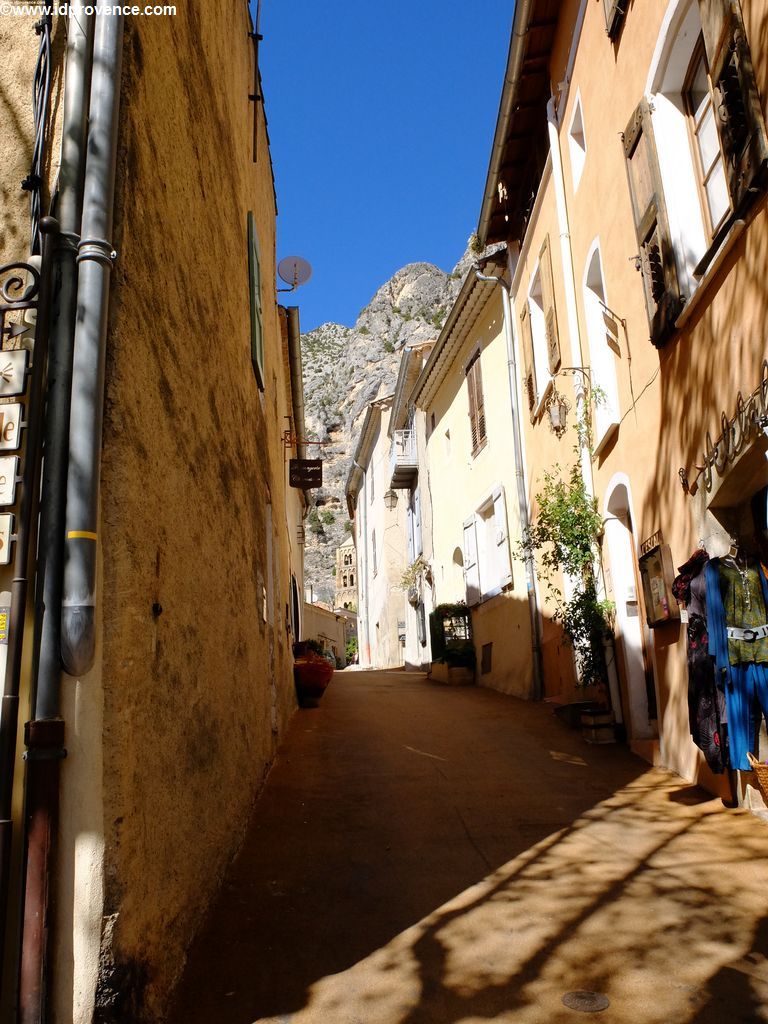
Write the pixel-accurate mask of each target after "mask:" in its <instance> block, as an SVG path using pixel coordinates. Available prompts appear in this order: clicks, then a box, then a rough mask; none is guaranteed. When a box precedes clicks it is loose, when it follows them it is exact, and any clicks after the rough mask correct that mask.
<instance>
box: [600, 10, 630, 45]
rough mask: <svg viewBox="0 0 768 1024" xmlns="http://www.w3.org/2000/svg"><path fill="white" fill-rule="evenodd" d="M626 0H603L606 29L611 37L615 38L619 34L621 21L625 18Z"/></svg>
mask: <svg viewBox="0 0 768 1024" xmlns="http://www.w3.org/2000/svg"><path fill="white" fill-rule="evenodd" d="M625 7H626V0H603V10H604V12H605V31H606V32H607V33H608V37H609V39H615V38H616V36H617V35H618V34H619V29H620V28H621V23H622V21H623V20H624V9H625Z"/></svg>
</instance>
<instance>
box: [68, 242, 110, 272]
mask: <svg viewBox="0 0 768 1024" xmlns="http://www.w3.org/2000/svg"><path fill="white" fill-rule="evenodd" d="M77 250H78V251H77V262H78V263H83V262H84V261H85V260H93V261H94V262H96V263H102V264H103V265H104V266H105V267H112V265H113V264H114V262H115V260H116V259H117V250H115V249H113V248H112V243H111V242H108V241H107V240H106V238H81V239H80V241H79V243H78V246H77Z"/></svg>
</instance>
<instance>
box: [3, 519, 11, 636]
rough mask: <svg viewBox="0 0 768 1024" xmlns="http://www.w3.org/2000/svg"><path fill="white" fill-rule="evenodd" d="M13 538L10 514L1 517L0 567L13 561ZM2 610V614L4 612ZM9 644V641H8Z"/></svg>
mask: <svg viewBox="0 0 768 1024" xmlns="http://www.w3.org/2000/svg"><path fill="white" fill-rule="evenodd" d="M12 537H13V516H12V515H11V513H10V512H4V513H3V514H2V515H0V565H9V564H10V561H11V538H12ZM2 610H3V609H2V608H0V612H2ZM2 632H3V630H2V623H0V643H2V642H3V641H2ZM6 643H7V641H6Z"/></svg>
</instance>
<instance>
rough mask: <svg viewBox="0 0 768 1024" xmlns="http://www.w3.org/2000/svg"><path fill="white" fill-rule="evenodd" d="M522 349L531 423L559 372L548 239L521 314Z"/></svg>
mask: <svg viewBox="0 0 768 1024" xmlns="http://www.w3.org/2000/svg"><path fill="white" fill-rule="evenodd" d="M520 327H521V331H522V345H523V372H524V375H525V376H524V388H525V393H526V396H527V399H528V410H529V412H530V414H531V421H533V420H535V418H536V416H537V415H538V413H539V411H540V410H541V407H542V405H543V402H544V399H545V398H546V396H547V394H548V392H549V388H550V384H551V381H552V377H553V375H554V374H555V373H557V371H558V369H559V368H560V334H559V331H558V327H557V310H556V308H555V291H554V280H553V277H552V255H551V250H550V245H549V235H547V237H546V238H545V239H544V242H543V244H542V246H541V250H540V252H539V263H538V267H537V270H536V273H535V274H534V276H533V279H532V280H531V285H530V288H529V290H528V301H527V302H526V304H525V305H524V306H523V309H522V312H521V313H520Z"/></svg>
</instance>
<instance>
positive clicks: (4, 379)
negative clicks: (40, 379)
mask: <svg viewBox="0 0 768 1024" xmlns="http://www.w3.org/2000/svg"><path fill="white" fill-rule="evenodd" d="M28 358H29V352H27V350H26V349H24V348H19V349H14V351H12V352H0V398H7V397H9V396H11V395H23V394H24V385H25V384H26V375H27V359H28Z"/></svg>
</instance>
